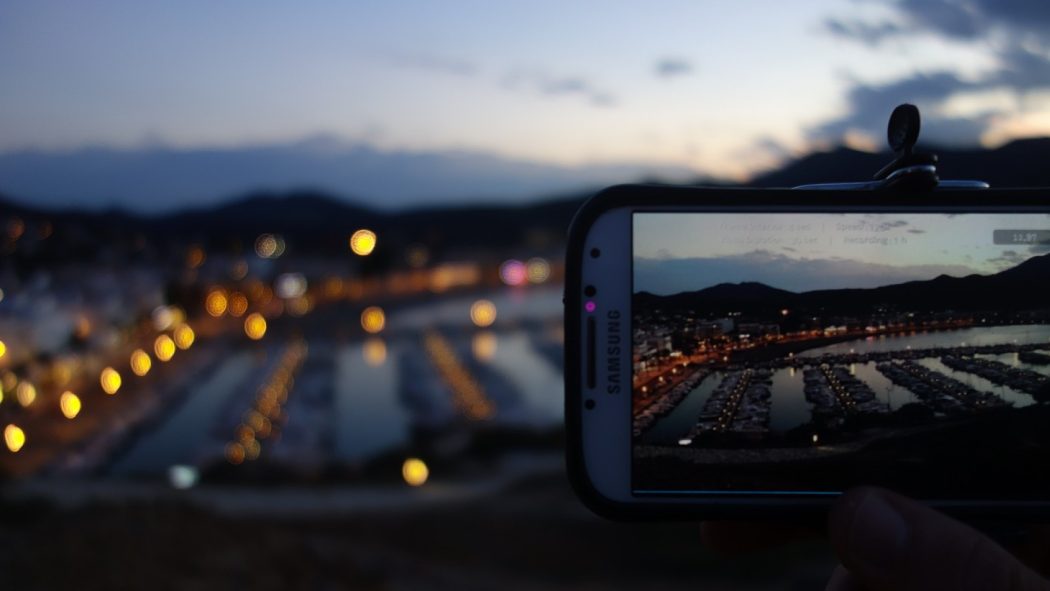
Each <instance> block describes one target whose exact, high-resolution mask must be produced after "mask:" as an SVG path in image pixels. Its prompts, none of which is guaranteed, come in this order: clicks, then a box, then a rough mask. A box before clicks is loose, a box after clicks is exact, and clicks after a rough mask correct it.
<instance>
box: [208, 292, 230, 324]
mask: <svg viewBox="0 0 1050 591" xmlns="http://www.w3.org/2000/svg"><path fill="white" fill-rule="evenodd" d="M226 305H227V300H226V292H225V291H223V290H221V289H213V290H212V291H211V292H209V293H208V297H207V298H205V300H204V309H205V310H207V311H208V314H211V315H212V316H214V317H216V318H218V317H220V316H222V315H223V314H225V313H226Z"/></svg>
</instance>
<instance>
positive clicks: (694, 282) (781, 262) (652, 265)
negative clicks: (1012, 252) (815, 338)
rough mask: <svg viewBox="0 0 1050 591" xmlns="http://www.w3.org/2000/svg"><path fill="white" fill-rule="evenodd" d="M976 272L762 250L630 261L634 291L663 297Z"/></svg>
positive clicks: (801, 289) (797, 288)
mask: <svg viewBox="0 0 1050 591" xmlns="http://www.w3.org/2000/svg"><path fill="white" fill-rule="evenodd" d="M973 273H976V271H974V270H973V269H972V268H970V267H968V266H965V265H902V266H894V265H886V264H880V263H866V262H862V261H857V260H853V259H845V258H842V257H829V258H798V257H793V256H788V255H784V254H778V253H773V252H770V251H767V250H755V251H752V252H748V253H745V254H740V255H731V256H726V257H718V258H704V257H694V258H679V259H662V260H661V259H649V258H638V259H635V262H634V279H635V290H636V291H648V292H650V293H655V294H660V295H667V294H673V293H679V292H682V291H693V290H698V289H704V288H705V287H711V286H712V285H717V284H719V283H727V282H728V283H741V282H744V281H758V282H760V283H765V284H766V285H771V286H773V287H776V288H780V289H786V290H789V291H793V292H797V293H801V292H806V291H814V290H819V289H839V288H871V287H879V286H882V285H893V284H897V283H903V282H905V281H915V280H926V279H932V278H934V277H937V276H938V275H942V274H944V275H951V276H954V277H964V276H966V275H971V274H973Z"/></svg>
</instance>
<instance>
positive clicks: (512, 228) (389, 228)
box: [0, 138, 1050, 300]
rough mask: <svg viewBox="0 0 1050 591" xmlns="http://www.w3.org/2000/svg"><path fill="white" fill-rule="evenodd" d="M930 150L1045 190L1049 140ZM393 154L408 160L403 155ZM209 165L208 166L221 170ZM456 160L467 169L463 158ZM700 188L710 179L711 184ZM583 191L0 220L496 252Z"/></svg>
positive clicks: (865, 162)
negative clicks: (402, 203)
mask: <svg viewBox="0 0 1050 591" xmlns="http://www.w3.org/2000/svg"><path fill="white" fill-rule="evenodd" d="M311 149H314V150H315V151H318V152H319V153H325V152H324V150H317V146H311ZM931 151H935V152H937V153H939V154H940V156H941V164H940V170H941V175H942V177H943V178H978V179H982V180H987V181H989V182H991V183H992V185H993V186H1003V187H1005V186H1050V167H1046V166H1041V163H1042V162H1046V161H1050V138H1047V139H1033V140H1019V141H1015V142H1011V143H1009V144H1007V145H1005V146H1002V147H1000V148H998V149H995V150H976V149H975V150H947V149H936V148H933V149H931ZM358 152H360V150H358ZM359 155H360V154H359ZM38 156H39V155H38ZM41 157H42V156H41ZM369 157H370V158H373V157H377V156H375V155H374V154H371V155H370V156H369ZM399 157H404V158H408V155H406V154H401V155H400V156H399ZM409 159H410V158H409ZM889 159H890V157H889V155H888V154H871V153H866V152H858V151H856V150H849V149H846V148H840V149H837V150H834V151H831V152H823V153H814V154H810V155H808V156H805V157H803V158H801V159H799V160H797V161H795V162H792V163H789V164H788V165H786V166H784V167H783V168H781V169H780V170H778V171H774V172H770V173H767V174H764V175H761V176H759V177H757V178H756V179H755V180H754V181H753V182H752V183H751V185H753V186H759V187H773V186H794V185H799V184H806V183H815V182H837V181H855V180H864V179H867V178H870V177H871V175H872V173H873V172H874V171H875V170H877V169H878V168H880V167H881V166H882V165H883V164H885V163H886V162H887V161H889ZM460 160H462V159H460ZM468 160H469V159H468ZM205 161H206V159H205ZM428 162H431V160H428ZM471 162H474V163H477V162H480V161H473V160H472V161H471ZM212 164H213V166H212V170H215V169H218V168H221V166H217V165H215V163H214V162H213V163H212ZM242 164H243V163H242ZM460 164H463V165H464V166H466V161H463V162H460ZM489 164H492V163H489ZM493 166H496V164H493ZM498 167H499V166H497V168H498ZM468 168H469V167H468ZM383 170H387V169H383ZM515 170H519V169H518V168H515ZM91 171H94V172H93V173H92V174H94V173H97V172H98V170H96V169H93V168H92V169H90V170H89V171H88V172H91ZM18 174H22V173H21V172H19V173H18ZM85 174H87V173H85ZM3 178H4V177H3V176H2V175H0V191H3V190H7V191H10V187H8V186H6V185H4V184H3ZM20 178H21V177H20ZM704 184H705V185H708V186H710V185H712V184H714V183H712V182H710V181H709V180H708V181H705V182H704ZM589 194H590V193H589V192H588V193H582V192H580V193H569V194H562V195H554V194H551V195H550V197H549V198H548V199H547V200H536V199H533V200H531V201H520V202H514V203H507V202H506V201H502V204H501V202H500V201H499V200H496V199H493V200H492V201H490V202H488V203H487V204H486V203H472V204H465V203H461V204H459V205H451V206H428V207H419V208H415V209H402V210H397V209H391V208H389V207H386V204H385V203H382V204H381V206H380V207H371V206H369V207H366V206H363V205H361V203H363V201H362V200H357V199H355V198H354V197H352V196H345V195H343V196H336V195H332V194H330V193H325V192H321V191H306V190H300V191H283V192H254V193H249V194H246V195H244V196H242V197H240V198H237V199H233V200H230V201H227V202H225V203H222V204H219V205H198V206H189V207H188V208H185V209H182V210H181V211H176V212H171V213H163V214H154V215H147V214H141V213H130V212H128V211H125V210H121V209H113V208H111V209H108V210H103V211H99V210H96V209H91V208H83V207H58V206H51V207H46V206H43V207H42V206H40V205H39V204H37V203H35V202H34V204H33V205H28V204H27V201H25V196H24V195H17V196H16V195H7V196H4V195H0V216H4V215H18V216H21V217H22V218H24V219H26V220H28V221H32V220H40V221H42V220H48V221H49V222H51V223H54V224H55V225H56V226H63V225H65V226H66V227H69V228H72V229H73V230H74V231H73V232H64V233H63V235H65V236H69V235H74V236H79V237H80V239H79V241H77V242H76V245H77V248H83V249H84V254H85V256H87V255H89V254H90V253H91V252H92V251H93V250H94V249H97V248H99V245H100V244H102V245H104V244H120V243H121V242H127V241H135V240H137V239H138V238H139V237H142V236H149V237H150V238H152V239H154V241H157V242H160V243H164V242H167V243H170V244H172V245H176V244H179V245H184V244H185V243H186V242H187V241H197V242H201V243H203V244H210V245H219V246H229V245H231V244H234V245H241V246H242V247H243V246H244V245H247V244H250V243H251V242H252V241H253V240H254V237H255V236H257V235H258V234H260V233H262V232H279V233H282V234H285V235H286V236H287V237H289V238H292V239H294V240H295V244H296V248H297V249H299V251H300V252H327V253H330V252H333V251H332V250H331V249H333V248H344V247H345V244H344V242H345V240H346V234H347V232H348V231H350V230H352V229H354V228H357V227H361V226H369V227H373V228H375V229H376V230H377V231H381V232H383V233H384V237H385V239H386V240H385V242H386V243H387V244H410V243H416V242H419V243H425V244H427V245H428V246H433V247H435V248H441V249H450V250H455V249H458V248H475V249H476V248H479V247H480V248H487V249H491V250H494V251H498V250H501V249H505V248H509V247H512V246H518V247H520V246H521V245H523V244H528V245H531V246H536V247H540V248H543V247H551V246H553V247H557V246H560V244H561V242H562V241H563V240H564V236H565V232H566V229H567V227H568V225H569V222H570V220H571V219H572V216H573V214H574V213H575V211H576V209H577V208H578V207H579V205H580V204H581V203H582V202H583V201H584V200H585V199H586V198H587V197H588V196H589ZM15 197H19V198H21V199H15ZM73 202H75V203H82V202H83V200H74V201H73ZM781 296H782V297H786V296H784V294H781ZM741 298H743V299H745V300H746V298H744V296H743V294H738V295H737V296H735V299H741ZM729 299H734V298H729Z"/></svg>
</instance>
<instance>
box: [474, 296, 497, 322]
mask: <svg viewBox="0 0 1050 591" xmlns="http://www.w3.org/2000/svg"><path fill="white" fill-rule="evenodd" d="M470 321H471V322H473V323H474V326H477V327H480V328H485V327H487V326H492V324H493V323H494V322H496V304H493V303H492V302H490V301H489V300H478V301H476V302H474V303H473V304H472V305H471V306H470Z"/></svg>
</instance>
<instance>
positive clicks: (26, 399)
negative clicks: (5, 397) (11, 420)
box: [15, 382, 36, 406]
mask: <svg viewBox="0 0 1050 591" xmlns="http://www.w3.org/2000/svg"><path fill="white" fill-rule="evenodd" d="M15 398H17V399H18V404H21V405H22V406H29V405H31V404H33V401H34V400H36V386H34V385H33V384H31V383H29V382H19V383H18V387H17V388H15Z"/></svg>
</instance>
